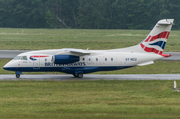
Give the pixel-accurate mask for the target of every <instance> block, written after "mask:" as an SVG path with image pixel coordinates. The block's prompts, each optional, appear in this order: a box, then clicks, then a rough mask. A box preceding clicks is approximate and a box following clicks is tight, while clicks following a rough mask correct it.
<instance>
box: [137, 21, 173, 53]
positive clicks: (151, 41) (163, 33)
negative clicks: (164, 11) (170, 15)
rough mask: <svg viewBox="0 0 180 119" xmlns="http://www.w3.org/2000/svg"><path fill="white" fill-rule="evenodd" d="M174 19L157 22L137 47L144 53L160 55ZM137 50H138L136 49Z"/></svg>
mask: <svg viewBox="0 0 180 119" xmlns="http://www.w3.org/2000/svg"><path fill="white" fill-rule="evenodd" d="M173 21H174V19H163V20H160V21H158V22H157V24H156V25H155V26H154V28H153V29H152V31H151V32H150V33H149V35H148V36H147V37H146V38H145V39H144V40H143V41H142V42H141V43H139V45H140V46H141V49H143V50H144V51H145V52H154V53H156V54H160V55H161V54H162V53H163V50H164V47H165V45H166V42H167V39H168V37H169V33H170V30H171V28H172V25H173ZM138 49H139V48H138Z"/></svg>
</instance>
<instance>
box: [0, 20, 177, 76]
mask: <svg viewBox="0 0 180 119" xmlns="http://www.w3.org/2000/svg"><path fill="white" fill-rule="evenodd" d="M173 21H174V19H163V20H160V21H158V22H157V24H156V25H155V26H154V28H153V29H152V31H151V32H150V33H149V35H148V36H147V37H146V38H145V39H144V40H143V41H142V42H141V43H139V44H138V45H135V46H132V47H127V48H121V49H112V50H83V49H73V48H65V49H54V50H40V51H30V52H25V53H22V54H19V55H18V56H16V57H15V58H14V59H13V60H11V61H10V62H8V63H7V64H6V65H5V66H4V67H3V68H4V69H5V70H10V71H15V72H16V77H17V78H19V77H20V74H22V72H49V71H51V72H64V73H67V74H73V75H74V77H78V78H82V77H83V74H86V73H91V72H97V71H112V70H119V69H125V68H130V67H134V66H144V65H149V64H152V63H154V62H153V61H154V60H158V59H162V58H164V57H169V56H171V55H169V54H163V50H164V47H165V44H166V42H167V39H168V36H169V33H170V30H171V27H172V25H173ZM132 40H133V39H132Z"/></svg>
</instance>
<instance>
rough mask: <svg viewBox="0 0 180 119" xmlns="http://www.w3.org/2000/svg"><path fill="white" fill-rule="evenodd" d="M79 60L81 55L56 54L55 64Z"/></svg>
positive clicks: (54, 57)
mask: <svg viewBox="0 0 180 119" xmlns="http://www.w3.org/2000/svg"><path fill="white" fill-rule="evenodd" d="M78 61H79V56H74V55H54V56H53V63H54V64H69V63H74V62H78Z"/></svg>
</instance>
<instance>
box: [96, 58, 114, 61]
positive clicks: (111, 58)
mask: <svg viewBox="0 0 180 119" xmlns="http://www.w3.org/2000/svg"><path fill="white" fill-rule="evenodd" d="M107 60H108V59H107V58H105V61H107ZM96 61H98V58H96ZM111 61H113V58H111Z"/></svg>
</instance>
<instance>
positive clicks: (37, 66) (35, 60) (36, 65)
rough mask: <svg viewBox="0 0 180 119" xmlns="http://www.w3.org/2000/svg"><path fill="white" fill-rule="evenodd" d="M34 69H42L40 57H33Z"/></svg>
mask: <svg viewBox="0 0 180 119" xmlns="http://www.w3.org/2000/svg"><path fill="white" fill-rule="evenodd" d="M33 69H40V55H33Z"/></svg>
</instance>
